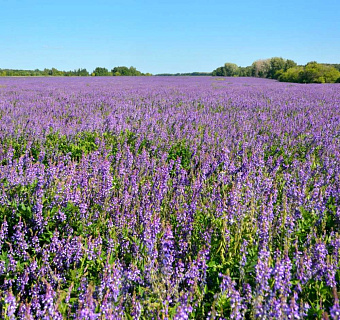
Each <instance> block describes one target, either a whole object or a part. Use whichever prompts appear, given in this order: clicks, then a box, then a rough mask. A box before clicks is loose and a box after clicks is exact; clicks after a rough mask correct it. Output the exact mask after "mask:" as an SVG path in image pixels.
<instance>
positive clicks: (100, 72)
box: [93, 67, 110, 77]
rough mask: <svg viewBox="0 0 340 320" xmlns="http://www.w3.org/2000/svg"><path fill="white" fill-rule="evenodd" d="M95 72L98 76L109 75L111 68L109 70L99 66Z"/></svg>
mask: <svg viewBox="0 0 340 320" xmlns="http://www.w3.org/2000/svg"><path fill="white" fill-rule="evenodd" d="M93 74H94V75H95V76H96V77H103V76H109V75H110V73H109V70H107V69H106V68H102V67H97V68H96V69H94V70H93Z"/></svg>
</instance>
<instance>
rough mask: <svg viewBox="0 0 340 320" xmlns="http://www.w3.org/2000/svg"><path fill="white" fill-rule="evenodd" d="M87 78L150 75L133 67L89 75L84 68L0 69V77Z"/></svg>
mask: <svg viewBox="0 0 340 320" xmlns="http://www.w3.org/2000/svg"><path fill="white" fill-rule="evenodd" d="M30 76H32V77H34V76H35V77H39V76H41V77H47V76H52V77H53V76H54V77H62V76H65V77H88V76H151V73H142V72H140V71H138V70H137V69H136V68H135V67H130V68H128V67H125V66H122V67H114V68H113V69H112V70H111V71H109V70H108V69H107V68H103V67H97V68H95V69H94V70H93V71H92V72H91V73H90V72H88V71H87V70H86V69H85V68H83V69H76V70H73V71H61V70H58V69H56V68H51V69H46V68H45V69H44V70H39V69H35V70H15V69H0V77H30Z"/></svg>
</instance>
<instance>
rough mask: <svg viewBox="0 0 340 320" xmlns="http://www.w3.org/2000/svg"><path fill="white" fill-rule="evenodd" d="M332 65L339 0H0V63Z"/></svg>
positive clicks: (177, 68)
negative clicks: (274, 61) (273, 60)
mask: <svg viewBox="0 0 340 320" xmlns="http://www.w3.org/2000/svg"><path fill="white" fill-rule="evenodd" d="M273 56H281V57H283V58H287V59H293V60H295V61H296V62H297V63H299V64H305V63H307V62H308V61H311V60H316V61H318V62H329V63H340V0H281V1H276V0H261V1H257V0H234V1H229V0H224V1H214V0H210V1H208V0H206V1H202V0H190V1H186V0H180V1H178V0H169V1H163V0H159V1H154V0H145V1H141V0H139V1H137V0H135V1H133V0H119V1H114V0H111V1H105V0H91V1H88V0H82V1H72V0H68V1H65V0H55V1H53V0H44V1H38V0H36V1H35V0H31V1H30V0H0V68H12V69H35V68H39V69H43V68H45V67H46V68H51V67H55V68H57V69H60V70H73V69H76V68H79V67H85V68H87V69H88V70H89V71H92V70H93V69H94V68H95V67H97V66H100V67H106V68H108V69H109V70H110V69H111V68H113V67H114V66H122V65H126V66H128V67H129V66H134V67H136V68H137V69H138V70H140V71H142V72H151V73H154V74H155V73H163V72H164V73H165V72H171V73H175V72H193V71H212V70H213V69H215V68H217V67H219V66H221V65H223V64H224V63H225V62H234V63H236V64H238V65H241V66H246V65H250V64H251V63H252V62H253V61H254V60H257V59H261V58H269V57H273Z"/></svg>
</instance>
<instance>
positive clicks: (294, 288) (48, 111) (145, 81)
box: [0, 77, 340, 320]
mask: <svg viewBox="0 0 340 320" xmlns="http://www.w3.org/2000/svg"><path fill="white" fill-rule="evenodd" d="M339 227H340V84H311V85H303V84H287V83H279V82H276V81H273V80H267V79H255V78H211V77H145V78H140V77H134V78H130V77H112V78H108V77H106V78H100V77H96V78H0V318H1V319H6V320H12V319H29V320H30V319H46V320H47V319H48V320H50V319H84V320H85V319H128V320H131V319H134V320H135V319H177V320H179V319H322V318H323V319H340V305H339V297H340V292H339V291H340V283H339V281H340V271H339V265H340V234H339Z"/></svg>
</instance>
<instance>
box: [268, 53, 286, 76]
mask: <svg viewBox="0 0 340 320" xmlns="http://www.w3.org/2000/svg"><path fill="white" fill-rule="evenodd" d="M285 65H286V60H285V59H283V58H279V57H274V58H271V59H270V60H269V70H268V73H267V77H268V78H271V79H277V77H278V76H279V75H280V73H279V72H278V71H279V70H284V68H285Z"/></svg>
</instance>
